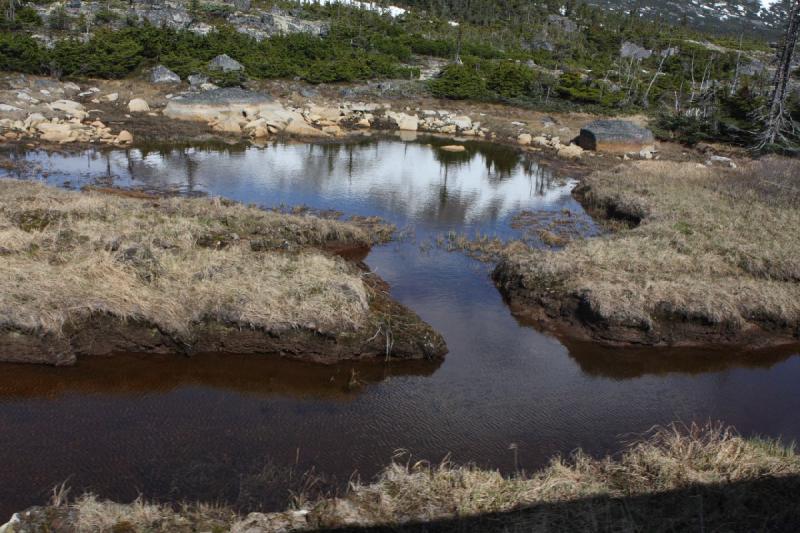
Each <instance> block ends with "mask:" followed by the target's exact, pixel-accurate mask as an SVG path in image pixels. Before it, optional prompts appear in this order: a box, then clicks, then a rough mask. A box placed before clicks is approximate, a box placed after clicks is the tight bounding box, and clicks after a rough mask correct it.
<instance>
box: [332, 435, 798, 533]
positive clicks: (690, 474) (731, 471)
mask: <svg viewBox="0 0 800 533" xmlns="http://www.w3.org/2000/svg"><path fill="white" fill-rule="evenodd" d="M797 474H800V456H798V455H797V454H796V453H795V451H794V448H793V447H784V446H782V445H780V444H779V443H777V442H775V441H771V440H761V439H744V438H742V437H741V436H739V435H738V434H737V433H736V432H735V431H733V430H732V429H730V428H726V427H724V426H722V425H720V424H709V425H705V426H696V425H692V426H689V427H684V426H679V425H672V426H669V427H659V428H656V429H654V430H652V431H651V432H650V434H649V435H647V436H646V437H644V438H641V439H637V440H635V441H634V442H633V443H632V444H631V445H630V446H629V447H628V448H627V449H626V450H625V451H624V452H623V453H622V454H621V456H619V457H616V458H613V457H605V458H603V459H599V460H598V459H594V458H592V457H590V456H588V455H586V454H585V453H583V452H581V451H577V452H575V453H574V454H573V455H572V456H571V457H570V458H568V459H564V458H561V457H556V458H554V459H553V460H552V461H551V463H550V465H549V466H547V467H546V468H544V469H542V470H540V471H538V472H536V473H534V474H533V475H531V476H526V475H525V474H524V473H522V474H520V475H518V476H514V477H504V476H502V475H501V474H500V473H499V472H496V471H489V470H483V469H480V468H477V467H475V466H456V465H453V464H450V463H449V462H444V463H441V464H439V465H430V464H428V463H425V462H421V463H414V464H411V463H397V462H395V463H393V464H392V465H391V466H390V467H388V468H387V469H386V470H385V471H384V472H383V474H381V476H380V478H379V479H378V481H377V482H375V483H373V484H370V485H356V486H355V487H354V488H353V489H352V491H351V493H350V495H349V496H348V497H347V498H346V499H345V500H344V501H345V502H346V503H344V504H338V505H339V506H341V507H343V508H344V509H346V510H347V513H342V510H341V509H336V507H337V506H336V505H334V506H332V507H333V512H331V516H330V517H327V518H326V517H325V515H324V514H323V515H322V516H321V517H320V518H321V520H322V523H323V524H324V525H326V526H333V525H339V524H338V523H337V522H339V521H342V520H347V519H348V516H349V517H350V518H349V520H356V521H358V522H361V523H371V524H375V523H393V524H397V523H403V522H408V521H433V520H439V519H442V518H446V517H454V516H456V517H469V516H475V515H484V514H488V513H499V512H507V511H510V510H514V509H519V508H521V507H530V506H533V505H537V504H542V503H554V502H564V501H573V500H578V499H585V498H589V497H596V496H609V497H618V498H624V497H630V496H636V495H642V494H653V493H659V492H664V491H672V490H677V489H683V488H686V487H689V486H695V485H709V484H717V483H735V482H738V481H743V480H753V479H759V478H763V477H765V476H770V477H777V476H789V475H797ZM337 511H338V512H337ZM356 517H358V518H356Z"/></svg>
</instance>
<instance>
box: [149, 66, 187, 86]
mask: <svg viewBox="0 0 800 533" xmlns="http://www.w3.org/2000/svg"><path fill="white" fill-rule="evenodd" d="M180 82H181V77H180V76H178V75H177V74H175V73H174V72H172V71H171V70H170V69H168V68H167V67H165V66H164V65H158V66H157V67H155V68H154V69H153V70H151V71H150V83H180Z"/></svg>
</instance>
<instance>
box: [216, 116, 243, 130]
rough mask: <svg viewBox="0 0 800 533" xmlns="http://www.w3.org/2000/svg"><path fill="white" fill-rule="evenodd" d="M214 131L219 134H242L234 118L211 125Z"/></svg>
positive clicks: (236, 119)
mask: <svg viewBox="0 0 800 533" xmlns="http://www.w3.org/2000/svg"><path fill="white" fill-rule="evenodd" d="M212 128H213V129H214V131H219V132H221V133H242V127H241V126H240V125H239V119H238V118H234V117H226V118H224V119H223V120H220V121H219V122H216V123H215V124H213V125H212Z"/></svg>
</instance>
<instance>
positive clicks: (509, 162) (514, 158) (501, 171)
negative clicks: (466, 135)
mask: <svg viewBox="0 0 800 533" xmlns="http://www.w3.org/2000/svg"><path fill="white" fill-rule="evenodd" d="M479 151H480V154H481V155H482V156H483V160H484V163H485V164H486V170H487V172H488V176H489V181H490V182H491V183H499V182H500V181H503V180H504V179H507V178H510V177H511V175H512V173H513V172H514V169H516V168H517V166H518V165H519V163H520V159H521V157H520V154H519V152H517V150H515V149H513V148H510V147H507V146H485V147H484V146H482V147H481V148H480V149H479Z"/></svg>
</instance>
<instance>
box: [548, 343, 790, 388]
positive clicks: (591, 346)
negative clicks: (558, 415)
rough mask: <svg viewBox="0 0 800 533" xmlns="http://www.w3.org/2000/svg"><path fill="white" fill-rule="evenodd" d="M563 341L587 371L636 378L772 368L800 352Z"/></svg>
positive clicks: (778, 349)
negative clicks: (615, 345)
mask: <svg viewBox="0 0 800 533" xmlns="http://www.w3.org/2000/svg"><path fill="white" fill-rule="evenodd" d="M562 342H563V344H564V345H565V346H566V348H567V350H568V351H569V355H570V357H572V358H573V359H574V360H575V361H576V362H577V363H578V364H579V365H580V368H581V370H582V371H583V372H585V373H586V374H589V375H592V376H597V377H604V378H612V379H619V380H625V379H634V378H640V377H642V376H647V375H654V376H667V375H669V374H687V375H692V376H696V375H700V374H707V373H711V372H725V371H729V370H734V369H739V368H741V369H763V370H768V369H770V368H773V367H774V366H775V365H777V364H779V363H781V362H783V361H786V360H787V359H789V358H790V357H792V356H796V355H798V353H800V352H799V351H798V347H797V346H781V347H773V348H764V349H760V350H753V349H743V348H736V347H726V348H714V347H709V348H653V347H625V348H614V347H610V346H598V345H597V344H596V343H591V342H581V341H574V340H569V339H562Z"/></svg>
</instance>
